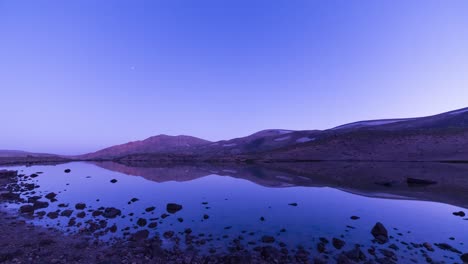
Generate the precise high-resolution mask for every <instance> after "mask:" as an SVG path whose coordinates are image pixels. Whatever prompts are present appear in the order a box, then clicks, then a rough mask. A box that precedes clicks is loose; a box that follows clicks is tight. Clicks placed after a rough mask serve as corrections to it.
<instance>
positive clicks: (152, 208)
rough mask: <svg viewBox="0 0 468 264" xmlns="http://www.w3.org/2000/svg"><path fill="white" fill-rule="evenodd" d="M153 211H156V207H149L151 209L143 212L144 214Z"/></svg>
mask: <svg viewBox="0 0 468 264" xmlns="http://www.w3.org/2000/svg"><path fill="white" fill-rule="evenodd" d="M154 209H156V207H154V206H151V207H148V208H146V209H145V211H146V212H152V211H154Z"/></svg>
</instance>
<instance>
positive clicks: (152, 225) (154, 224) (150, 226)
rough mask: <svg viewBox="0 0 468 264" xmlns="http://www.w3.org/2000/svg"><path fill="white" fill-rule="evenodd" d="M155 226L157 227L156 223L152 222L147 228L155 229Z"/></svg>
mask: <svg viewBox="0 0 468 264" xmlns="http://www.w3.org/2000/svg"><path fill="white" fill-rule="evenodd" d="M157 226H158V223H156V222H152V223H150V224H149V225H148V228H155V227H157Z"/></svg>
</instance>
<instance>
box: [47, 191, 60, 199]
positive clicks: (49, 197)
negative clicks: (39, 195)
mask: <svg viewBox="0 0 468 264" xmlns="http://www.w3.org/2000/svg"><path fill="white" fill-rule="evenodd" d="M56 196H57V194H56V193H53V192H51V193H48V194H46V196H44V197H45V198H47V199H49V200H52V199H54V198H55V197H56Z"/></svg>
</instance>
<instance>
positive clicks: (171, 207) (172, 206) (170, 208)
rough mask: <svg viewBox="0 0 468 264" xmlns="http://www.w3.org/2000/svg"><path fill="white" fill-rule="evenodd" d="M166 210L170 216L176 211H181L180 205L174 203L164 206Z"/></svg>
mask: <svg viewBox="0 0 468 264" xmlns="http://www.w3.org/2000/svg"><path fill="white" fill-rule="evenodd" d="M166 210H167V212H168V213H170V214H175V213H177V212H178V211H180V210H182V205H180V204H176V203H168V204H167V205H166Z"/></svg>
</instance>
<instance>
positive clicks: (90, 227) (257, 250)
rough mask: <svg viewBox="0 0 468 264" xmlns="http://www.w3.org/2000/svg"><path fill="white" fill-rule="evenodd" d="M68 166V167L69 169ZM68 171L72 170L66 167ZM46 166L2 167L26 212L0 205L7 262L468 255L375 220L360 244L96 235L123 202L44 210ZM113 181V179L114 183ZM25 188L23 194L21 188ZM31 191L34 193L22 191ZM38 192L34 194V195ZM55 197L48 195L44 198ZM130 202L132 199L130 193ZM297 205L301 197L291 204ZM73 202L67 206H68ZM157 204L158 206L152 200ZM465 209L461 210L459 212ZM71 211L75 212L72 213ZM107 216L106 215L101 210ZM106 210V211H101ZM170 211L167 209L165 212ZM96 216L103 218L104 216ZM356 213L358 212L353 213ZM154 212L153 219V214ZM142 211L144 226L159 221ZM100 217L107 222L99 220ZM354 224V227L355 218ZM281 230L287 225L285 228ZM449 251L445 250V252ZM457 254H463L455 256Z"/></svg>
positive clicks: (6, 198) (1, 257)
mask: <svg viewBox="0 0 468 264" xmlns="http://www.w3.org/2000/svg"><path fill="white" fill-rule="evenodd" d="M68 172H69V171H68ZM65 173H67V170H66V171H65ZM35 177H40V174H32V175H22V174H18V173H17V172H16V171H0V194H1V195H0V197H1V203H2V204H3V205H4V204H5V203H18V205H19V212H17V211H12V210H11V209H6V208H4V207H3V206H2V209H1V210H0V230H3V231H2V232H1V234H0V241H3V242H2V243H0V263H343V264H346V263H369V264H371V263H418V259H420V258H421V257H422V258H423V259H424V260H425V262H427V263H448V262H450V263H461V262H463V261H465V262H466V261H467V257H468V256H467V255H466V254H463V253H462V252H461V251H459V250H458V249H456V248H455V247H453V246H451V245H448V244H445V243H440V244H436V243H434V244H431V243H428V242H423V243H413V242H409V241H404V240H403V235H404V234H401V233H400V231H398V230H388V229H387V228H386V227H385V225H384V224H382V223H376V224H375V226H374V227H369V233H371V234H372V236H373V238H374V239H373V240H372V241H369V242H370V243H369V244H368V245H357V244H356V245H354V244H351V242H348V241H345V239H344V237H343V236H342V237H340V236H338V237H328V238H327V237H320V238H318V239H317V241H316V242H313V245H308V247H297V248H295V249H292V250H291V249H288V248H287V247H286V245H285V244H284V243H282V242H281V241H279V240H278V239H277V238H275V237H274V236H267V235H263V236H262V237H261V238H260V240H259V241H257V242H252V241H250V240H248V239H247V237H248V235H249V234H248V233H243V232H242V233H240V234H239V235H238V236H237V237H234V238H230V239H231V240H230V242H229V247H228V252H217V251H216V250H209V251H208V252H203V251H200V250H199V248H200V247H201V246H203V245H204V244H205V243H206V242H207V241H208V240H210V239H213V238H211V237H210V236H209V235H207V234H193V233H192V231H191V230H190V229H186V230H185V231H184V232H180V233H176V232H170V231H168V232H164V233H163V234H161V236H159V235H156V236H150V235H149V232H148V231H147V229H142V230H140V231H137V232H130V231H129V232H128V236H126V237H124V238H122V239H117V240H113V241H112V242H110V241H103V240H100V239H97V238H98V237H99V235H100V234H101V235H103V234H105V233H108V232H113V227H112V226H111V227H108V226H107V222H106V220H105V219H108V218H109V219H112V218H115V217H120V216H121V214H122V212H121V211H120V210H119V209H118V208H101V209H97V210H90V211H86V213H91V214H92V215H93V216H94V217H95V218H96V221H93V222H86V223H81V222H80V216H79V214H82V213H85V211H84V209H85V208H86V204H76V205H71V206H68V205H67V206H63V209H62V210H60V211H50V212H48V213H47V212H45V211H43V210H44V209H45V208H47V207H48V203H49V202H50V203H60V201H58V200H57V197H56V194H54V193H48V194H46V195H44V196H43V197H37V196H38V195H37V194H36V193H35V191H34V189H35V188H36V186H34V184H32V183H30V182H28V181H27V180H28V179H31V178H35ZM110 184H112V183H110ZM20 194H21V195H20ZM24 194H27V196H28V197H29V198H28V199H24V198H22V197H24V196H23V195H24ZM32 197H35V198H33V199H31V198H32ZM44 199H45V200H48V202H45V201H41V200H44ZM130 202H131V201H130ZM290 206H297V204H290ZM67 207H68V208H67ZM147 210H149V211H151V208H147ZM166 210H167V213H168V214H175V213H177V212H178V211H179V210H183V205H178V204H168V205H167V208H166ZM71 211H75V213H76V212H78V213H76V216H74V217H71V218H70V220H72V219H74V223H71V224H72V225H74V226H75V225H78V226H79V225H81V227H80V232H79V233H77V234H73V235H67V234H63V233H61V232H60V231H58V230H57V229H54V228H44V227H38V226H34V225H31V224H29V223H28V219H30V218H33V217H47V218H50V219H55V218H57V217H60V216H63V217H70V215H71V214H72V213H73V212H71ZM461 213H464V212H457V215H460V214H461ZM67 215H68V216H67ZM99 217H100V218H99ZM101 218H102V219H101ZM163 218H164V217H163ZM97 219H101V220H100V221H98V220H97ZM351 219H352V220H353V221H357V220H359V217H358V216H351ZM148 220H150V219H148ZM148 220H147V219H143V218H141V219H139V220H138V222H137V224H138V225H139V226H146V227H147V228H156V227H157V223H156V224H155V225H153V226H150V225H151V223H150V224H148V223H147V221H148ZM100 225H101V226H100ZM348 228H351V229H352V228H353V227H352V226H349V227H348ZM281 232H286V230H284V231H283V230H282V231H281ZM163 240H171V241H173V242H174V245H173V246H172V247H171V248H166V247H163ZM436 251H439V252H440V251H443V252H447V254H446V255H444V256H445V257H444V258H445V259H443V260H436V259H435V258H433V253H434V252H436ZM444 254H445V253H444ZM455 256H456V257H455Z"/></svg>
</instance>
